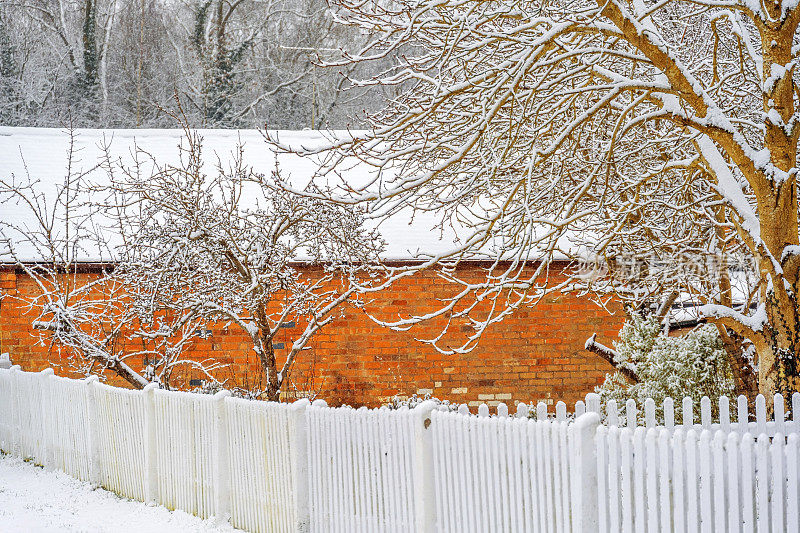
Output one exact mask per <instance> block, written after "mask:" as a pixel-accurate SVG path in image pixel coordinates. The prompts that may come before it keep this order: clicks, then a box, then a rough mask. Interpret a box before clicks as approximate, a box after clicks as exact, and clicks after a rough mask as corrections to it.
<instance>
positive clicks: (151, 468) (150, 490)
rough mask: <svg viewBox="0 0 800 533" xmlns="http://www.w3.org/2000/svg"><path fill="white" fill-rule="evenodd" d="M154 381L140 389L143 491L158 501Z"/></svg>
mask: <svg viewBox="0 0 800 533" xmlns="http://www.w3.org/2000/svg"><path fill="white" fill-rule="evenodd" d="M157 388H158V385H157V384H156V383H148V384H147V385H145V387H144V389H142V394H144V435H145V443H144V456H145V475H146V476H147V479H146V480H145V483H146V484H145V493H146V496H145V497H146V498H147V501H148V502H154V503H158V499H159V494H158V463H157V461H158V459H157V458H158V450H157V449H156V448H157V447H158V444H157V442H158V441H157V440H156V389H157Z"/></svg>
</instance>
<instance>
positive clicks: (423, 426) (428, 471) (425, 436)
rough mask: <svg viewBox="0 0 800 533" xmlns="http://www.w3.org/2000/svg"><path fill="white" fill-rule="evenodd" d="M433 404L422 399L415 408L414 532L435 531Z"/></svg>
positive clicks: (429, 532)
mask: <svg viewBox="0 0 800 533" xmlns="http://www.w3.org/2000/svg"><path fill="white" fill-rule="evenodd" d="M436 407H437V406H436V403H435V402H434V401H432V400H425V401H424V402H422V403H420V404H419V405H417V406H416V407H415V408H414V410H413V414H414V446H415V449H414V452H415V453H414V485H415V487H414V507H415V509H416V511H417V516H416V521H417V523H416V528H415V531H416V532H417V533H434V532H435V531H436V501H435V499H436V491H435V488H434V472H433V466H434V465H433V432H432V431H431V430H430V426H431V413H432V412H433V411H434V410H435V409H436Z"/></svg>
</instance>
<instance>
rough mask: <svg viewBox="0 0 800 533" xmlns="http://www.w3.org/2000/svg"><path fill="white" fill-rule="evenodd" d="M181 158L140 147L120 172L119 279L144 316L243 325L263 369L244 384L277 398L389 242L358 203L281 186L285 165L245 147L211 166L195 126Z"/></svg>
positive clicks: (116, 185)
mask: <svg viewBox="0 0 800 533" xmlns="http://www.w3.org/2000/svg"><path fill="white" fill-rule="evenodd" d="M181 154H182V155H181V161H180V163H179V164H177V165H169V164H163V163H160V162H159V161H156V160H154V159H152V158H150V157H148V156H147V154H145V153H143V152H140V153H139V161H138V163H137V164H135V165H134V166H132V167H128V168H125V169H122V171H120V169H119V168H118V169H117V170H118V171H117V172H116V173H115V174H113V179H112V185H111V188H110V192H111V193H112V198H113V200H112V202H113V204H114V205H116V206H118V210H117V215H116V216H115V223H116V225H117V232H119V234H121V235H122V236H123V242H122V244H121V245H120V246H119V248H118V249H119V257H120V263H119V266H118V269H117V275H118V276H119V278H120V279H121V280H122V283H123V284H124V285H125V286H126V287H128V288H129V289H128V290H129V291H130V294H131V299H132V301H133V305H132V306H131V307H132V308H133V309H134V310H135V312H136V313H137V316H139V317H140V318H139V320H140V321H142V322H146V321H147V320H148V318H149V317H160V316H169V317H172V319H173V320H174V321H176V322H179V323H180V322H184V321H187V322H191V321H197V320H201V321H203V322H204V323H209V324H214V323H216V324H229V325H232V326H234V327H238V328H240V329H241V330H242V331H243V332H245V333H246V334H247V336H248V337H249V338H250V339H251V341H252V349H253V351H254V353H255V354H256V356H257V357H258V360H259V362H260V367H261V374H259V375H258V377H257V378H256V380H254V381H252V382H249V383H247V384H246V385H245V386H244V389H245V390H246V392H247V394H248V395H251V396H253V397H265V398H266V399H269V400H278V399H279V397H280V392H281V390H282V389H283V390H286V389H287V388H288V387H289V386H290V385H289V384H290V383H292V381H291V373H292V369H293V365H294V363H295V362H296V360H297V358H298V356H299V355H300V354H301V353H302V352H303V350H305V349H307V346H308V343H309V341H310V340H311V338H312V337H313V335H314V334H316V333H317V332H318V331H319V330H320V329H321V328H323V327H324V326H326V325H327V324H329V323H330V322H331V320H333V319H334V318H335V317H337V316H340V315H341V313H342V311H343V306H344V305H346V304H355V305H358V304H359V303H360V299H359V298H360V295H361V294H362V293H363V291H364V290H365V287H368V286H369V285H370V282H371V276H374V275H377V274H379V273H380V262H379V254H380V252H381V250H382V247H383V242H382V240H381V239H380V238H379V236H378V235H377V233H375V232H370V231H366V230H364V229H363V227H362V216H361V214H360V209H358V208H351V207H346V206H340V205H335V204H332V203H329V202H326V201H324V200H317V199H313V198H309V197H308V196H305V195H296V194H294V193H291V192H288V191H286V190H283V189H281V188H279V187H277V186H276V176H277V169H276V171H275V174H274V175H273V176H265V175H263V174H259V173H256V172H254V171H253V170H252V169H250V168H248V167H247V166H246V165H245V164H244V162H243V161H242V154H241V151H240V152H239V153H237V154H233V155H234V157H233V160H232V162H231V163H230V165H229V166H223V165H222V164H221V163H220V164H218V165H217V167H216V168H208V167H207V166H206V165H205V163H204V159H203V157H202V138H201V137H200V136H199V135H198V134H197V133H196V132H192V131H189V130H187V131H186V142H185V144H184V145H183V146H182V151H181ZM153 169H154V170H153ZM307 192H311V193H319V192H320V191H319V190H318V189H315V188H313V186H312V187H311V188H309V189H308V190H307ZM289 322H295V323H296V324H297V325H298V326H299V328H300V329H299V333H298V334H297V335H296V336H295V337H294V339H293V342H292V343H291V346H290V347H288V353H286V356H285V358H282V359H281V360H279V358H278V357H277V356H276V348H275V344H276V343H275V336H276V334H277V333H278V332H279V331H280V330H281V327H282V326H284V325H285V324H287V323H289ZM149 328H150V330H152V331H158V328H157V327H154V326H153V325H150V326H149ZM284 331H286V330H284ZM242 377H243V376H239V378H240V379H241V378H242Z"/></svg>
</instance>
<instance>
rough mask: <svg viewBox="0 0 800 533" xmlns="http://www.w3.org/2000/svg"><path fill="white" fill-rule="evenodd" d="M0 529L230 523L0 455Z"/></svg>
mask: <svg viewBox="0 0 800 533" xmlns="http://www.w3.org/2000/svg"><path fill="white" fill-rule="evenodd" d="M0 531H2V532H3V533H15V532H26V533H27V532H31V533H34V532H35V533H39V532H53V533H55V532H65V531H75V532H77V531H81V532H87V533H89V532H91V533H94V532H103V531H108V532H112V531H113V532H115V533H116V532H135V533H150V532H152V533H156V532H159V533H160V532H205V531H208V532H212V531H213V532H231V531H239V530H238V529H234V528H233V527H231V526H230V525H228V524H223V525H219V524H216V523H214V522H213V521H212V520H201V519H200V518H197V517H195V516H192V515H189V514H187V513H184V512H183V511H169V510H167V509H166V508H165V507H160V506H149V505H146V504H144V503H140V502H136V501H131V500H127V499H124V498H120V497H118V496H117V495H116V494H114V493H112V492H108V491H106V490H102V489H98V490H93V489H92V487H91V486H90V485H89V484H88V483H84V482H81V481H78V480H76V479H73V478H71V477H69V476H67V475H66V474H63V473H61V472H45V471H44V470H43V469H41V468H39V467H36V466H33V465H31V464H28V463H24V462H23V461H21V460H20V459H17V458H15V457H11V456H9V455H0Z"/></svg>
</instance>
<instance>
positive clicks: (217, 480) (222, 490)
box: [214, 390, 231, 522]
mask: <svg viewBox="0 0 800 533" xmlns="http://www.w3.org/2000/svg"><path fill="white" fill-rule="evenodd" d="M230 395H231V392H230V391H227V390H221V391H219V392H217V393H216V394H214V423H215V425H216V428H215V430H216V434H217V438H216V442H217V449H216V453H215V455H214V497H215V499H216V501H215V502H214V504H215V509H214V514H215V515H216V517H217V520H218V521H220V522H227V521H228V520H229V518H230V516H231V477H230V446H229V445H228V410H227V408H226V403H225V398H228V397H229V396H230Z"/></svg>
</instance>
